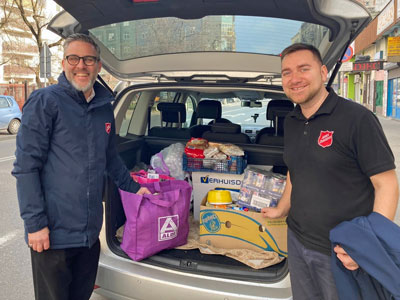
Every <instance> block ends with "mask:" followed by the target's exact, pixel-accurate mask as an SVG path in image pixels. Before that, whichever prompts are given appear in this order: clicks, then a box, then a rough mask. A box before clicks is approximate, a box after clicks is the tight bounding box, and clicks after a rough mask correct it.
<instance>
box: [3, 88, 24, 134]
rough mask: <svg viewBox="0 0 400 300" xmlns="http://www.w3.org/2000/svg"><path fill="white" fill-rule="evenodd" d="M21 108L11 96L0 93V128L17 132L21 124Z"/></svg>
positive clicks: (11, 132)
mask: <svg viewBox="0 0 400 300" xmlns="http://www.w3.org/2000/svg"><path fill="white" fill-rule="evenodd" d="M21 115H22V113H21V109H20V108H19V106H18V103H17V101H15V99H14V97H13V96H7V95H0V130H4V129H7V131H8V133H10V134H17V132H18V129H19V126H20V125H21Z"/></svg>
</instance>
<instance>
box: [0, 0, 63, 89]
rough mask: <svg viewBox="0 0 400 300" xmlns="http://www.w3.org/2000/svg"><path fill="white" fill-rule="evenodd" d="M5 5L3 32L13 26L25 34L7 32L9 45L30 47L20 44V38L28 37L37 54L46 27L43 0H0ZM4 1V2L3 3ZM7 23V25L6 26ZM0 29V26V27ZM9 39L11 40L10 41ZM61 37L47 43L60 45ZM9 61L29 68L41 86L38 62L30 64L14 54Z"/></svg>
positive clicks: (51, 45) (15, 65)
mask: <svg viewBox="0 0 400 300" xmlns="http://www.w3.org/2000/svg"><path fill="white" fill-rule="evenodd" d="M0 1H2V4H3V5H5V6H7V7H5V8H6V9H7V11H9V14H8V20H7V23H6V24H4V27H3V30H2V31H3V32H6V31H7V28H8V27H10V26H12V27H14V28H20V29H21V35H23V33H25V36H20V37H19V36H18V35H17V36H15V34H13V36H12V37H11V35H10V34H9V40H10V45H12V46H13V47H30V46H29V45H22V44H23V42H21V38H22V37H23V38H25V39H26V38H30V39H32V41H33V42H34V44H35V47H36V52H37V54H38V55H39V52H40V49H41V47H42V46H43V45H44V41H43V31H44V30H45V29H46V27H47V25H48V23H49V19H48V16H46V15H45V0H0ZM3 2H4V3H3ZM5 21H6V20H5ZM6 25H7V26H6ZM0 30H1V28H0ZM11 40H13V41H12V42H11ZM61 42H62V39H60V40H58V41H57V42H55V43H52V44H49V45H48V46H49V48H50V47H56V46H59V45H61ZM9 63H10V64H11V65H13V66H14V67H20V68H25V69H29V70H31V71H32V72H34V73H35V78H36V84H37V86H41V82H40V78H39V70H40V66H39V63H36V64H34V65H32V61H30V60H24V59H21V58H20V57H17V56H14V57H9Z"/></svg>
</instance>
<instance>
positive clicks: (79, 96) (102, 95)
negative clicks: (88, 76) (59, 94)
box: [58, 72, 114, 110]
mask: <svg viewBox="0 0 400 300" xmlns="http://www.w3.org/2000/svg"><path fill="white" fill-rule="evenodd" d="M58 85H59V86H60V87H61V88H62V89H63V91H64V92H65V93H66V94H67V95H69V96H71V98H73V99H74V100H75V101H76V102H78V103H79V104H87V105H88V108H89V110H90V109H93V108H95V107H99V106H102V105H105V104H108V103H111V101H113V100H114V97H113V96H112V95H111V93H110V92H109V91H108V90H107V89H106V88H104V87H103V86H102V85H101V84H100V83H98V82H97V81H96V82H95V83H94V85H93V89H94V91H95V96H94V98H93V99H92V100H91V101H90V102H89V103H87V101H86V98H85V95H84V94H83V92H81V91H78V90H77V89H76V88H74V87H73V86H72V84H71V83H70V82H69V81H68V79H67V78H66V77H65V73H64V72H62V73H61V74H60V76H59V77H58Z"/></svg>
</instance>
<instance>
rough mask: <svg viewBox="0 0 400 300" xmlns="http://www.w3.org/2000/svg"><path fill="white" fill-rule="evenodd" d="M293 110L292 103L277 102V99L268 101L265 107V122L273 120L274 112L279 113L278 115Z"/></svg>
mask: <svg viewBox="0 0 400 300" xmlns="http://www.w3.org/2000/svg"><path fill="white" fill-rule="evenodd" d="M293 108H294V105H293V102H291V101H289V100H278V99H274V100H270V101H269V102H268V106H267V113H266V117H267V120H274V119H275V115H276V113H275V112H277V111H279V112H280V115H281V114H282V113H284V112H286V114H287V113H289V112H291V111H292V110H293Z"/></svg>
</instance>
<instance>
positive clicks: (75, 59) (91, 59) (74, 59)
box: [65, 55, 99, 66]
mask: <svg viewBox="0 0 400 300" xmlns="http://www.w3.org/2000/svg"><path fill="white" fill-rule="evenodd" d="M65 58H66V59H67V62H68V63H69V64H70V65H71V66H76V65H78V64H79V62H80V60H81V59H82V60H83V63H84V64H85V65H86V66H93V65H94V64H95V63H96V62H97V61H98V60H99V58H98V57H96V56H78V55H68V56H66V57H65Z"/></svg>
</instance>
